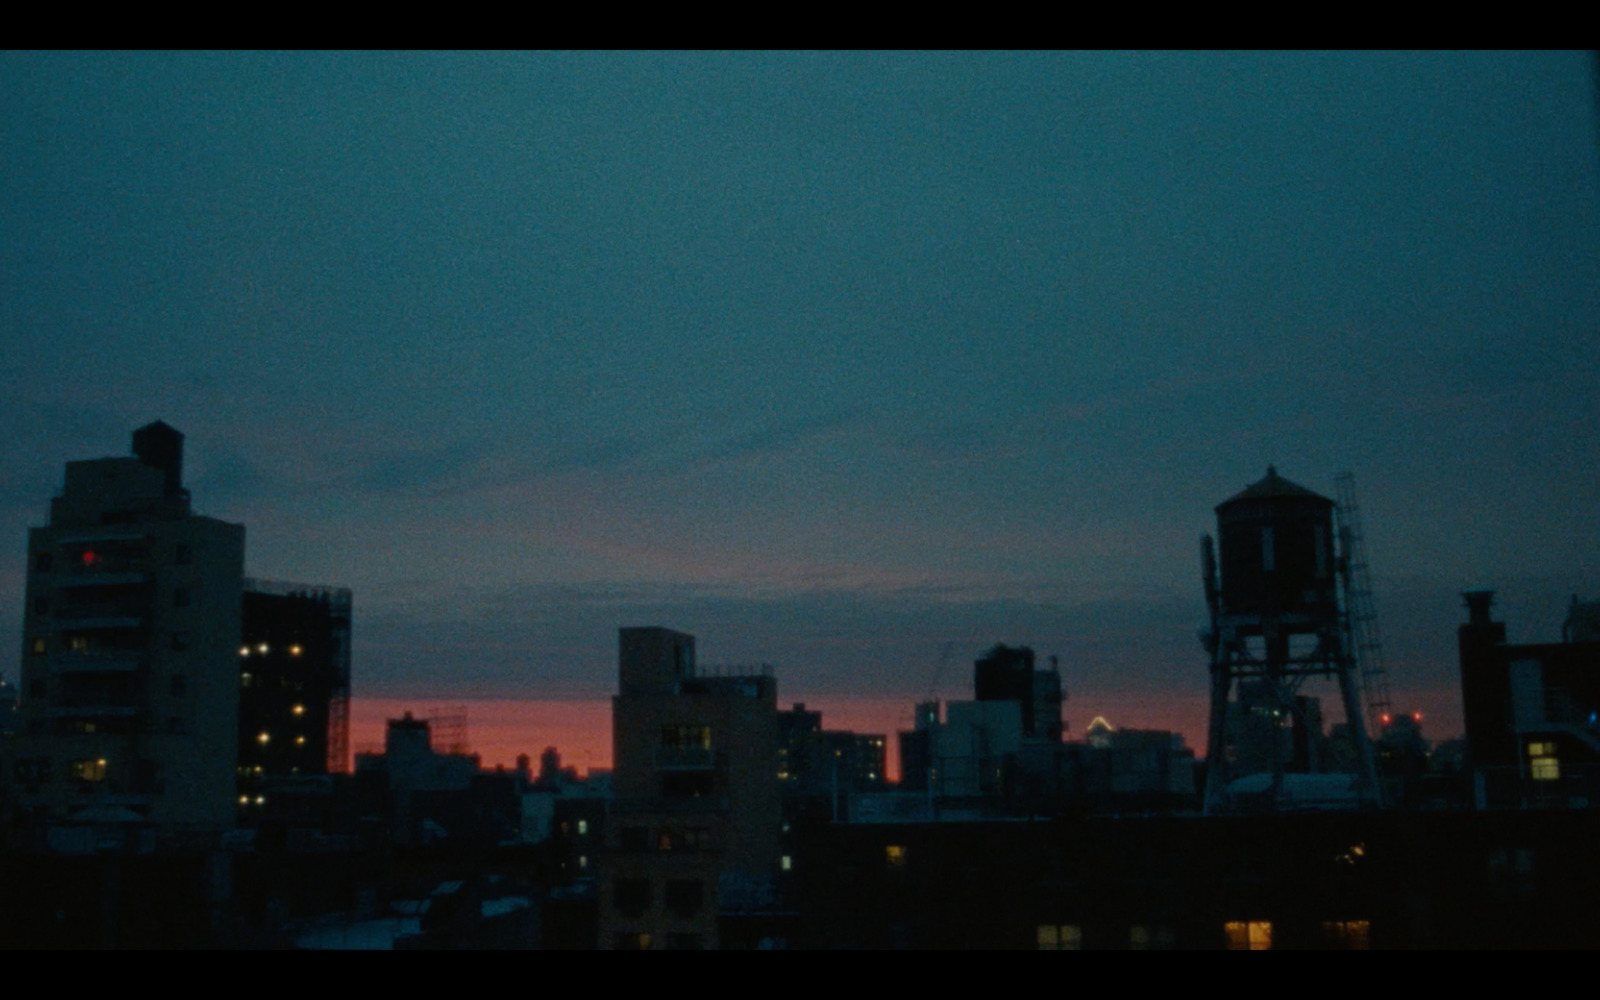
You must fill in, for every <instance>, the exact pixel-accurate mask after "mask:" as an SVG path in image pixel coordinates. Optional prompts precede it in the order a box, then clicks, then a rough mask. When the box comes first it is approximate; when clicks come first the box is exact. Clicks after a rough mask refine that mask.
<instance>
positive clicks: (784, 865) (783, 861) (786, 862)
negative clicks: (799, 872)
mask: <svg viewBox="0 0 1600 1000" xmlns="http://www.w3.org/2000/svg"><path fill="white" fill-rule="evenodd" d="M778 867H779V868H781V869H783V870H784V871H792V870H794V858H793V857H792V856H790V855H788V854H785V855H784V856H783V857H781V858H779V859H778Z"/></svg>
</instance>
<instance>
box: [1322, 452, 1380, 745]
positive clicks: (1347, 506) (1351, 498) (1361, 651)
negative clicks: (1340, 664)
mask: <svg viewBox="0 0 1600 1000" xmlns="http://www.w3.org/2000/svg"><path fill="white" fill-rule="evenodd" d="M1334 491H1335V492H1336V493H1337V495H1338V501H1339V505H1338V507H1337V508H1336V510H1337V513H1338V517H1339V538H1340V543H1341V548H1342V550H1343V552H1342V554H1343V556H1344V559H1345V563H1346V565H1345V574H1344V585H1345V587H1344V589H1345V595H1344V597H1345V601H1344V613H1345V616H1346V623H1347V624H1346V627H1347V628H1348V629H1349V634H1350V636H1351V638H1352V639H1353V640H1354V642H1353V645H1354V646H1355V656H1356V662H1357V664H1358V665H1359V673H1360V677H1361V689H1362V692H1363V693H1364V694H1365V696H1366V703H1367V718H1369V719H1371V720H1372V725H1374V726H1377V727H1378V732H1376V733H1373V734H1372V736H1374V737H1378V736H1381V735H1382V734H1383V731H1382V727H1383V725H1384V724H1385V723H1386V722H1388V720H1389V717H1390V713H1391V711H1392V710H1393V709H1392V706H1391V705H1390V702H1389V675H1388V671H1387V670H1385V669H1384V666H1383V640H1382V637H1381V636H1380V635H1379V633H1378V612H1377V610H1376V608H1375V607H1374V605H1373V601H1372V574H1371V572H1370V570H1369V569H1368V567H1367V555H1366V546H1365V544H1364V541H1363V538H1362V532H1361V506H1360V505H1359V504H1358V503H1357V502H1356V477H1355V476H1354V475H1353V474H1352V473H1349V472H1341V473H1339V475H1338V476H1337V477H1335V479H1334Z"/></svg>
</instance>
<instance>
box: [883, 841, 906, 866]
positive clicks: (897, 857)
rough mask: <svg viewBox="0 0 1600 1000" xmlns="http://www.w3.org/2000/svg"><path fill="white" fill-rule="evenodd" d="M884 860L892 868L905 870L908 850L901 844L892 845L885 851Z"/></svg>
mask: <svg viewBox="0 0 1600 1000" xmlns="http://www.w3.org/2000/svg"><path fill="white" fill-rule="evenodd" d="M883 860H884V863H885V864H887V865H888V866H889V867H890V868H904V867H905V866H906V860H907V858H906V849H905V848H904V847H903V846H901V845H899V844H890V845H889V846H888V847H885V848H884V849H883Z"/></svg>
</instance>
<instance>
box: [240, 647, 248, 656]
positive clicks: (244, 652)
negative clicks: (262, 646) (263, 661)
mask: <svg viewBox="0 0 1600 1000" xmlns="http://www.w3.org/2000/svg"><path fill="white" fill-rule="evenodd" d="M239 655H240V656H249V655H250V647H249V646H240V647H239Z"/></svg>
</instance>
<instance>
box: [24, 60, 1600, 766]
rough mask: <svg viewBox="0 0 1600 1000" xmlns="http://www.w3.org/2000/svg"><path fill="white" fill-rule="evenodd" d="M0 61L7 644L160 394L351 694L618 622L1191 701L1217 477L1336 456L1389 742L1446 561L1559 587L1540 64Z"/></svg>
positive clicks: (1423, 667)
mask: <svg viewBox="0 0 1600 1000" xmlns="http://www.w3.org/2000/svg"><path fill="white" fill-rule="evenodd" d="M0 81H3V84H0V85H3V86H4V88H5V91H6V92H7V93H8V94H10V95H13V96H12V99H11V100H9V101H8V102H5V107H4V108H0V140H3V141H0V148H4V149H6V150H7V151H8V152H7V154H6V155H5V157H4V159H3V160H0V179H3V181H4V183H3V184H0V190H3V191H4V192H5V194H4V195H0V247H4V248H5V249H4V250H3V251H0V253H3V254H4V257H3V263H0V298H3V299H4V301H5V302H6V303H7V305H6V306H5V307H4V309H3V310H0V339H3V342H4V343H5V345H6V352H7V356H8V358H10V359H11V360H12V363H11V364H10V365H9V366H8V376H7V385H8V392H7V393H6V394H5V397H4V399H3V400H0V413H4V415H5V416H4V424H5V426H7V427H9V428H11V429H12V430H13V441H12V445H11V447H10V448H8V449H7V450H6V452H5V455H4V458H3V462H4V464H3V465H0V473H3V486H0V528H3V530H4V531H5V532H6V533H8V535H9V537H11V538H12V539H13V544H11V545H9V546H0V607H5V608H9V609H11V610H10V611H9V612H8V613H7V614H6V615H5V616H4V620H3V621H0V641H8V642H10V645H11V648H13V649H18V648H20V625H21V621H22V613H21V612H22V599H23V590H24V587H23V581H24V574H25V565H24V561H25V549H24V545H23V539H24V538H25V533H26V529H27V527H28V526H29V525H33V524H37V523H39V522H40V520H41V514H42V512H43V511H44V510H45V509H46V508H47V506H48V503H49V500H50V498H51V497H53V496H55V495H57V494H58V493H59V491H60V487H61V480H60V474H61V467H62V463H63V462H66V461H71V460H79V459H87V458H94V457H98V456H101V455H118V454H122V453H123V450H124V445H123V442H124V441H125V436H126V434H127V431H128V430H129V429H130V428H132V427H134V426H138V425H142V424H144V423H146V422H148V421H151V420H156V419H161V420H165V421H167V422H168V423H170V424H172V425H173V426H175V427H177V428H179V429H180V430H182V431H183V432H184V433H185V434H186V435H187V436H188V442H189V449H190V450H189V452H188V460H189V465H188V469H189V472H188V474H187V479H188V484H189V486H190V487H191V489H192V491H193V496H194V505H195V509H196V511H197V512H199V513H202V514H205V515H207V516H210V517H215V518H219V519H222V520H226V521H230V522H235V523H242V524H244V525H246V526H247V529H248V541H247V550H246V551H247V556H246V559H247V562H246V566H247V571H248V572H249V573H250V574H251V575H253V576H260V577H267V578H279V577H287V578H292V579H316V580H325V581H328V582H330V583H336V584H338V585H341V586H348V587H350V588H351V589H352V590H353V591H354V595H355V618H354V628H353V635H354V653H353V658H352V659H353V687H354V697H355V699H356V704H357V705H358V706H359V705H360V703H361V699H362V698H363V697H367V698H382V699H387V700H404V699H416V700H418V701H428V702H445V701H451V700H470V699H475V698H483V699H491V698H492V699H507V698H510V699H515V698H526V699H541V698H543V699H595V698H603V697H606V696H608V695H609V694H611V693H612V691H613V685H614V674H613V670H614V658H615V647H614V641H615V635H616V629H617V628H618V627H619V626H630V625H663V626H668V627H672V628H676V629H682V630H683V631H686V632H690V633H694V634H696V635H697V636H699V637H700V641H701V643H702V659H703V660H704V661H706V662H729V663H734V662H757V661H765V662H770V663H772V664H774V666H775V668H776V671H777V674H778V677H779V683H780V686H779V693H778V697H779V699H780V703H782V704H787V703H788V702H790V701H796V700H806V701H808V702H809V701H812V700H814V699H820V698H823V697H832V698H837V699H849V698H856V699H860V700H863V701H865V700H871V699H879V700H883V701H890V700H896V699H902V700H903V701H904V703H905V705H906V709H907V713H908V714H909V707H910V704H911V702H913V701H915V700H917V699H919V698H922V697H926V696H928V695H930V694H937V695H939V696H941V697H944V698H947V699H948V698H960V697H967V696H970V670H971V660H972V658H973V656H975V655H977V654H978V653H979V652H981V650H983V649H984V648H987V647H988V646H990V645H993V644H994V643H998V642H1006V643H1011V644H1023V645H1028V646H1031V647H1033V648H1034V649H1035V650H1036V651H1037V652H1038V653H1039V655H1040V656H1041V657H1042V656H1046V655H1050V654H1055V655H1058V656H1059V657H1060V662H1061V667H1062V671H1063V678H1064V681H1065V684H1066V687H1067V689H1068V695H1069V696H1068V701H1067V703H1066V714H1067V717H1068V719H1069V720H1071V723H1072V726H1071V729H1070V731H1069V738H1072V737H1081V735H1082V732H1083V727H1084V726H1085V725H1086V724H1087V722H1088V721H1089V718H1091V717H1092V715H1093V714H1104V713H1101V712H1098V711H1096V710H1093V709H1092V707H1091V706H1092V705H1094V704H1095V703H1096V699H1099V700H1100V701H1101V702H1105V703H1107V704H1117V703H1120V704H1131V705H1138V704H1141V703H1143V704H1152V705H1181V704H1184V703H1186V700H1187V701H1188V702H1193V703H1195V704H1199V705H1201V706H1203V704H1204V700H1205V696H1206V690H1207V681H1208V677H1207V671H1206V657H1205V653H1204V652H1203V651H1202V650H1201V648H1200V645H1199V642H1198V641H1197V639H1196V630H1197V629H1198V628H1200V627H1201V626H1202V625H1204V623H1205V602H1204V595H1203V592H1202V589H1201V583H1200V572H1199V552H1198V545H1197V542H1198V538H1199V536H1200V534H1201V533H1202V532H1208V531H1214V516H1213V508H1214V507H1215V505H1217V504H1218V503H1221V502H1222V501H1223V500H1225V499H1227V498H1228V497H1230V496H1232V495H1234V494H1235V493H1237V492H1238V491H1239V490H1241V489H1243V488H1244V487H1245V486H1246V485H1248V484H1249V483H1251V482H1254V481H1256V480H1257V479H1259V478H1260V477H1261V475H1262V474H1263V472H1264V470H1265V468H1266V467H1267V465H1268V464H1269V463H1275V464H1276V465H1277V467H1278V468H1279V469H1280V470H1281V472H1282V473H1283V475H1285V476H1286V477H1288V478H1289V479H1291V480H1293V481H1295V482H1297V483H1300V484H1302V485H1304V486H1306V487H1308V488H1311V489H1313V490H1316V491H1317V492H1319V493H1322V494H1324V495H1328V496H1332V494H1333V487H1332V484H1333V477H1334V475H1335V474H1336V473H1338V472H1341V471H1345V470H1349V471H1352V472H1354V474H1355V478H1356V484H1357V488H1358V490H1359V491H1360V496H1361V501H1362V509H1363V514H1364V515H1365V522H1366V529H1367V550H1368V554H1369V556H1370V558H1371V562H1372V566H1373V571H1374V574H1375V577H1376V584H1377V593H1376V597H1377V602H1378V611H1379V614H1380V616H1381V620H1382V624H1383V631H1384V636H1385V640H1386V652H1387V654H1388V656H1387V659H1388V662H1389V666H1390V678H1391V686H1392V688H1393V690H1394V695H1395V701H1396V703H1397V707H1402V708H1411V707H1419V708H1422V709H1423V710H1424V711H1425V712H1426V714H1427V716H1428V718H1429V720H1430V722H1429V724H1428V726H1427V731H1428V735H1429V736H1430V737H1431V738H1435V739H1437V738H1443V737H1449V736H1454V735H1459V732H1460V721H1459V718H1460V717H1459V693H1458V688H1457V680H1456V669H1457V668H1456V660H1455V643H1454V636H1455V628H1456V626H1457V625H1458V624H1460V622H1461V621H1462V619H1463V616H1462V612H1461V609H1460V601H1459V597H1458V596H1457V595H1458V593H1459V591H1461V590H1463V589H1467V588H1470V587H1475V586H1482V585H1489V586H1494V587H1496V588H1497V589H1498V590H1499V591H1500V594H1501V597H1500V603H1499V605H1498V609H1499V614H1500V617H1501V619H1502V620H1504V621H1505V622H1506V623H1507V625H1508V626H1509V630H1510V635H1511V638H1512V641H1519V642H1529V641H1553V639H1554V638H1555V636H1556V635H1557V634H1558V630H1559V625H1560V621H1561V616H1562V614H1563V613H1564V611H1565V606H1566V600H1567V597H1568V595H1569V594H1570V593H1574V592H1575V593H1579V594H1580V595H1583V596H1586V597H1590V598H1592V597H1594V596H1595V595H1596V594H1597V593H1600V561H1597V550H1600V546H1597V542H1600V529H1597V528H1596V526H1595V524H1594V521H1593V518H1592V516H1591V514H1590V512H1592V511H1593V510H1594V509H1595V505H1596V503H1597V501H1600V473H1597V471H1596V470H1600V436H1597V435H1595V434H1593V433H1592V430H1591V429H1590V428H1589V426H1588V424H1589V422H1590V421H1591V420H1592V414H1593V413H1594V412H1596V410H1597V406H1596V404H1597V403H1600V391H1597V389H1600V380H1597V374H1600V366H1597V364H1596V358H1595V338H1594V333H1595V330H1594V321H1593V317H1594V315H1595V314H1596V311H1595V306H1596V304H1597V303H1596V294H1597V290H1600V283H1597V282H1596V281H1595V278H1596V277H1597V274H1596V266H1597V261H1600V254H1597V252H1596V251H1597V250H1600V235H1597V234H1600V229H1597V227H1596V226H1595V221H1596V219H1595V197H1596V194H1597V192H1600V170H1597V167H1600V156H1597V149H1600V143H1597V141H1596V136H1595V124H1596V114H1595V110H1596V103H1595V89H1594V79H1593V66H1592V62H1591V59H1590V57H1588V56H1585V55H1580V54H1510V55H1507V54H1486V53H1479V54H1465V55H1441V54H1428V55H1408V54H1399V53H1384V54H1345V55H1316V54H1295V55H1273V54H1263V53H1252V54H1244V55H1195V54H1156V55H1134V54H1088V55H1056V54H1021V55H938V56H920V55H871V54H843V55H826V54H785V55H779V54H773V55H711V54H699V55H649V54H633V55H584V54H576V55H533V56H512V55H496V56H470V55H437V56H423V55H404V56H398V55H397V56H387V55H377V54H367V55H341V54H308V55H281V54H246V55H215V54H181V55H162V54H126V55H124V54H118V55H93V54H85V55H52V54H13V55H9V56H6V57H4V58H3V59H0ZM7 637H9V638H7ZM947 650H953V651H954V652H953V653H947ZM941 660H943V661H944V662H942V663H941ZM0 676H4V677H6V678H7V679H8V680H12V681H15V679H16V674H15V667H14V664H13V667H11V668H6V669H3V670H0ZM1452 706H1454V712H1455V716H1454V718H1453V719H1452V718H1451V716H1450V711H1451V707H1452ZM1162 711H1163V712H1165V713H1166V714H1167V715H1169V716H1171V717H1173V718H1179V717H1181V715H1182V712H1181V711H1178V710H1173V709H1171V708H1165V709H1162ZM1200 718H1202V719H1203V707H1202V709H1201V712H1200ZM1337 718H1338V716H1337V714H1335V715H1334V716H1333V717H1332V718H1331V719H1330V721H1337ZM1114 721H1115V719H1114ZM1435 722H1437V724H1438V727H1439V728H1435V726H1434V724H1433V723H1435ZM1175 728H1176V727H1175ZM888 731H889V732H892V730H888ZM1183 731H1184V735H1185V736H1186V737H1187V739H1188V741H1189V744H1190V746H1191V747H1195V748H1197V749H1200V748H1202V747H1203V732H1204V728H1203V723H1202V725H1201V726H1200V728H1199V729H1197V730H1196V729H1192V728H1188V729H1184V730H1183ZM558 745H559V744H558ZM539 749H541V747H540V746H529V747H527V748H526V750H527V752H528V753H531V754H537V753H538V751H539Z"/></svg>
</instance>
